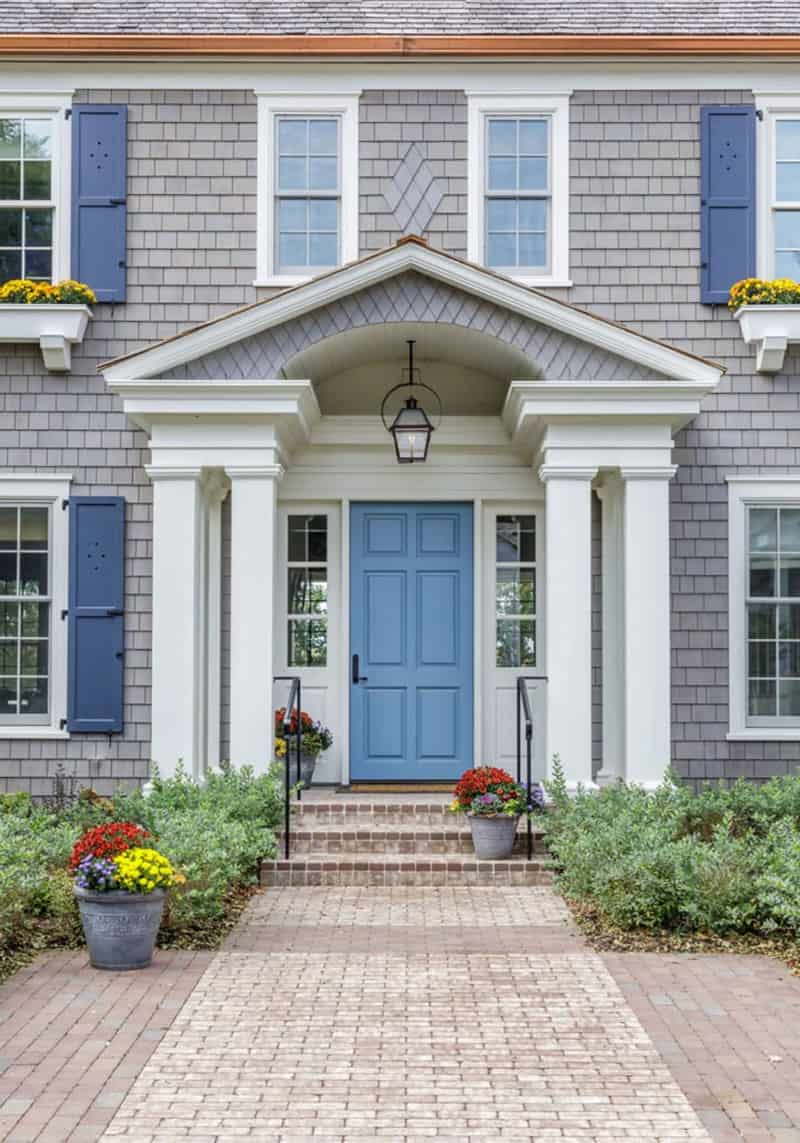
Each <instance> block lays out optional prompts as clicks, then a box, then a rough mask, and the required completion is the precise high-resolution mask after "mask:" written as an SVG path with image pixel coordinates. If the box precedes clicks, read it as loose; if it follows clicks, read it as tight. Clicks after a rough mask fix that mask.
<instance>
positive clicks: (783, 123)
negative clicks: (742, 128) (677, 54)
mask: <svg viewBox="0 0 800 1143" xmlns="http://www.w3.org/2000/svg"><path fill="white" fill-rule="evenodd" d="M756 109H757V112H758V113H760V118H761V122H760V123H758V124H757V125H756V154H757V170H758V177H757V188H756V207H757V219H758V223H757V250H756V261H757V274H758V276H759V277H760V278H792V279H794V280H797V279H799V278H800V95H770V96H763V97H761V98H758V99H757V100H756Z"/></svg>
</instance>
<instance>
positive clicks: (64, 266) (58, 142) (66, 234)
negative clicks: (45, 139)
mask: <svg viewBox="0 0 800 1143" xmlns="http://www.w3.org/2000/svg"><path fill="white" fill-rule="evenodd" d="M71 107H72V92H70V91H54V92H50V93H42V94H37V95H31V94H29V93H24V92H20V93H11V92H6V91H0V115H2V116H3V117H4V118H6V117H9V116H13V115H19V116H25V115H42V114H50V115H51V116H52V118H53V122H54V131H53V155H52V166H51V177H52V202H53V207H54V212H53V214H54V217H53V281H54V282H60V281H63V280H64V279H65V278H69V277H70V222H71V215H72V211H71V190H70V187H71V155H72V147H71V139H72V133H71V130H70V120H69V118H68V117H67V111H69V110H70V109H71Z"/></svg>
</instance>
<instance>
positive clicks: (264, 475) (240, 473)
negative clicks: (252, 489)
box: [225, 464, 285, 480]
mask: <svg viewBox="0 0 800 1143" xmlns="http://www.w3.org/2000/svg"><path fill="white" fill-rule="evenodd" d="M225 472H226V473H227V474H228V476H229V477H230V478H231V480H280V479H281V477H282V476H283V474H284V472H285V469H284V467H283V465H282V464H261V465H255V464H252V465H251V464H247V465H238V464H237V465H226V466H225Z"/></svg>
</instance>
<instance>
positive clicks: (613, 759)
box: [597, 472, 625, 786]
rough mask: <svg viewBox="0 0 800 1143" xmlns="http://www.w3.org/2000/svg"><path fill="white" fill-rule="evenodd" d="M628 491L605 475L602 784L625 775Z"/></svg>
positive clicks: (602, 488) (614, 477) (602, 490)
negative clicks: (625, 573) (624, 552)
mask: <svg viewBox="0 0 800 1143" xmlns="http://www.w3.org/2000/svg"><path fill="white" fill-rule="evenodd" d="M624 490H625V486H624V484H623V483H622V480H621V479H620V477H619V475H618V474H617V473H612V472H608V473H606V474H605V475H604V477H603V483H602V485H601V486H600V487H599V488H598V489H597V495H598V496H599V498H600V503H601V505H602V545H601V546H602V584H603V766H602V769H601V770H600V773H599V774H598V775H597V784H598V785H599V786H602V785H604V784H606V783H608V782H613V781H615V780H616V779H617V778H624V777H625V575H624V559H623V534H624V529H623V523H624V501H623V497H624Z"/></svg>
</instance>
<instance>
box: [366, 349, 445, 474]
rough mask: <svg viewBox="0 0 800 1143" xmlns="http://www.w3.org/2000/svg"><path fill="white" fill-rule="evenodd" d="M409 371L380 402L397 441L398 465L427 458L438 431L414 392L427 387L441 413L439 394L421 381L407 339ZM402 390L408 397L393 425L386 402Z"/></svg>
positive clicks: (385, 424)
mask: <svg viewBox="0 0 800 1143" xmlns="http://www.w3.org/2000/svg"><path fill="white" fill-rule="evenodd" d="M403 372H404V373H407V374H408V379H407V380H403V381H401V382H400V384H399V385H395V386H394V388H393V389H390V390H389V392H388V393H387V394H386V396H385V397H384V398H383V404H382V405H381V420H382V421H383V427H384V428H385V429H386V430H387V432H390V433H391V434H392V438H393V440H394V450H395V454H396V456H397V461H398V464H418V463H422V461H424V460H427V459H428V447H429V445H430V443H431V433H432V432H434V431H435V426H434V425H433V424H431V420H430V418H429V416H428V414H427V413H426V412H425V410H424V409H423V407H422V405H420V404H419V403H418V402H417V398H416V396H415V395H414V394H415V392H418V391H419V390H420V389H425V390H426V391H427V392H428V393H431V394H432V395H433V396H434V397H435V398H436V401H437V402H438V405H439V416H440V419H441V409H442V402H441V401H440V400H439V394H438V393H437V392H436V390H435V389H431V387H430V385H425V384H424V382H422V381H421V380H420V377H419V370H418V369H415V368H414V342H413V341H409V342H408V369H407V370H404V371H403ZM399 389H408V391H409V396H408V397H406V401H405V404H404V406H403V408H402V409H401V410H400V412H399V413H398V414H397V416H396V417H395V418H394V420H393V421H392V423H391V424H388V423H387V420H386V403H387V402H388V400H389V398H390V397H391V396H392V394H393V393H396V392H397V391H398V390H399Z"/></svg>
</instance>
